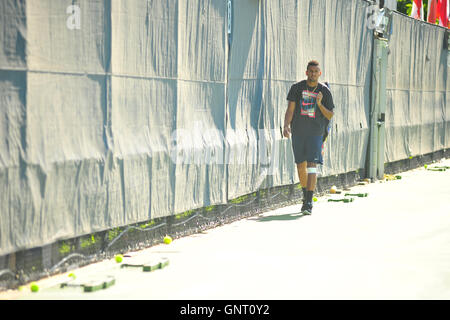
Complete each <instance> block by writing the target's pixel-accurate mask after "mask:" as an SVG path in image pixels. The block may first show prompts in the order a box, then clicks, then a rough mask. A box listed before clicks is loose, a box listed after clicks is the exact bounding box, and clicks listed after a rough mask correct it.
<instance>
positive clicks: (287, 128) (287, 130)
mask: <svg viewBox="0 0 450 320" xmlns="http://www.w3.org/2000/svg"><path fill="white" fill-rule="evenodd" d="M294 110H295V102H294V101H289V103H288V108H287V110H286V114H285V115H284V128H283V136H284V137H286V138H289V136H290V134H291V122H292V118H293V117H294Z"/></svg>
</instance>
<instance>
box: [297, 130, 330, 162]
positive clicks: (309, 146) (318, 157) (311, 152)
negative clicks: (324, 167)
mask: <svg viewBox="0 0 450 320" xmlns="http://www.w3.org/2000/svg"><path fill="white" fill-rule="evenodd" d="M322 144H323V138H322V136H294V135H292V150H293V151H294V158H295V163H297V164H298V163H302V162H305V161H307V162H314V163H318V164H323V158H322Z"/></svg>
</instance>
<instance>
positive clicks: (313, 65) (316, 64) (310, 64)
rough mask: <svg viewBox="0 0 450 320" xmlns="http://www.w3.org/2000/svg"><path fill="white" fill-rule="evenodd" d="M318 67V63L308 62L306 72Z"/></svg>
mask: <svg viewBox="0 0 450 320" xmlns="http://www.w3.org/2000/svg"><path fill="white" fill-rule="evenodd" d="M318 66H319V61H317V60H311V61H310V62H308V65H307V66H306V70H308V69H309V67H318Z"/></svg>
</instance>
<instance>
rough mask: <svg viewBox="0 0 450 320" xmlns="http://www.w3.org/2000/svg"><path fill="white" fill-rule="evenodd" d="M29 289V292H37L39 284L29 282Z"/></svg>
mask: <svg viewBox="0 0 450 320" xmlns="http://www.w3.org/2000/svg"><path fill="white" fill-rule="evenodd" d="M30 289H31V292H38V291H39V286H38V285H37V283H36V282H32V283H31V284H30Z"/></svg>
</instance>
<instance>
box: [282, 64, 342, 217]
mask: <svg viewBox="0 0 450 320" xmlns="http://www.w3.org/2000/svg"><path fill="white" fill-rule="evenodd" d="M321 75H322V72H321V71H320V66H319V62H317V61H315V60H312V61H310V62H309V63H308V66H307V67H306V77H307V79H306V80H303V81H300V82H298V83H296V84H294V85H293V86H292V87H291V89H290V90H289V93H288V96H287V100H288V101H289V102H288V108H287V111H286V115H285V117H284V129H283V136H285V137H286V138H289V136H291V135H292V149H293V152H294V158H295V163H296V165H297V173H298V178H299V180H300V184H301V186H302V190H303V206H302V209H301V212H302V213H303V214H311V213H312V198H313V193H314V190H315V188H316V181H317V164H323V159H322V143H323V134H324V132H325V130H326V127H327V124H328V122H329V120H330V119H331V118H332V117H333V115H334V113H333V109H334V104H333V97H332V95H331V92H330V90H329V89H328V87H326V86H325V85H322V84H321V83H319V77H320V76H321Z"/></svg>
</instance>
